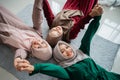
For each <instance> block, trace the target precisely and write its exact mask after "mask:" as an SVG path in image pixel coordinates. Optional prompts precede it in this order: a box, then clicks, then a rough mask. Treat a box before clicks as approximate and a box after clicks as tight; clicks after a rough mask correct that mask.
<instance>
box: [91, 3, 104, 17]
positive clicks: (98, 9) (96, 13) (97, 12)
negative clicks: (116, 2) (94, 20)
mask: <svg viewBox="0 0 120 80" xmlns="http://www.w3.org/2000/svg"><path fill="white" fill-rule="evenodd" d="M102 14H103V8H102V6H101V5H99V4H96V5H95V6H94V8H93V9H92V11H91V12H90V13H89V15H90V16H91V17H95V16H100V15H102Z"/></svg>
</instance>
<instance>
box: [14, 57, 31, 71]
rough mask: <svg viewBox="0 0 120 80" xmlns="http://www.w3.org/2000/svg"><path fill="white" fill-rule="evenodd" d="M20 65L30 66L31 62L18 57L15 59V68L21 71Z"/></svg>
mask: <svg viewBox="0 0 120 80" xmlns="http://www.w3.org/2000/svg"><path fill="white" fill-rule="evenodd" d="M19 63H27V64H30V62H29V61H27V60H25V59H21V58H20V57H17V58H15V59H14V67H15V68H16V69H17V70H18V71H20V70H21V67H20V66H18V64H19Z"/></svg>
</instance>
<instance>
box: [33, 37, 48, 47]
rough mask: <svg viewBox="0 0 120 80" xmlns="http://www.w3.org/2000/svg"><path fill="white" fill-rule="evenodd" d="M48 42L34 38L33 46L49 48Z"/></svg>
mask: <svg viewBox="0 0 120 80" xmlns="http://www.w3.org/2000/svg"><path fill="white" fill-rule="evenodd" d="M47 46H48V45H47V43H46V42H45V41H44V40H42V39H41V40H33V41H32V48H36V49H38V48H47Z"/></svg>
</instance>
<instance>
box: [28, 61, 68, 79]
mask: <svg viewBox="0 0 120 80" xmlns="http://www.w3.org/2000/svg"><path fill="white" fill-rule="evenodd" d="M36 73H43V74H46V75H49V76H53V77H57V78H61V79H69V75H68V73H67V71H66V70H65V69H64V68H62V67H61V66H58V65H55V64H51V63H42V64H35V65H34V71H33V72H32V73H31V74H30V75H33V74H36Z"/></svg>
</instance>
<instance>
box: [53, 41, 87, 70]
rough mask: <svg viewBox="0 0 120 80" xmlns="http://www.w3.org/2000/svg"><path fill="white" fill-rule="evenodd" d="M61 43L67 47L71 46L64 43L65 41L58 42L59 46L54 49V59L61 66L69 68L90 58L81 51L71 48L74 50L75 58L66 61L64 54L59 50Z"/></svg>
mask: <svg viewBox="0 0 120 80" xmlns="http://www.w3.org/2000/svg"><path fill="white" fill-rule="evenodd" d="M60 43H63V44H65V45H68V46H70V45H69V44H68V43H66V42H63V41H58V43H57V45H56V46H55V48H54V51H53V57H54V59H55V60H56V61H57V62H58V64H59V65H61V66H62V67H64V68H65V67H68V66H71V65H73V64H75V63H77V62H79V61H81V60H83V59H85V58H88V56H87V55H86V54H84V53H83V52H82V51H81V50H76V51H75V50H74V49H73V48H72V47H71V46H70V47H71V48H72V49H73V53H74V55H73V57H72V58H69V59H66V58H65V57H64V56H63V55H62V53H61V52H60V49H59V44H60Z"/></svg>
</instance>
